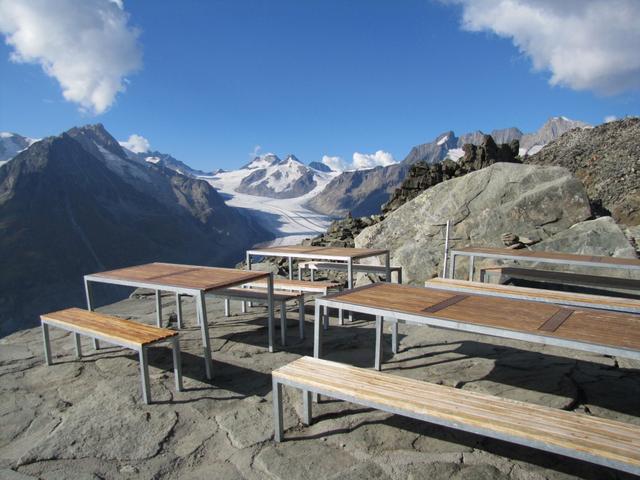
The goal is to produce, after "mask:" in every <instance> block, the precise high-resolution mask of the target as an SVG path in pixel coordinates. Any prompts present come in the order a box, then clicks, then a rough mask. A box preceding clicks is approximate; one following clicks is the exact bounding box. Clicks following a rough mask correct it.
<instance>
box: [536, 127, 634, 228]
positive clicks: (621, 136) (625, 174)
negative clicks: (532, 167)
mask: <svg viewBox="0 0 640 480" xmlns="http://www.w3.org/2000/svg"><path fill="white" fill-rule="evenodd" d="M525 161H526V162H528V163H532V164H536V165H559V166H562V167H565V168H567V169H569V171H571V172H572V173H573V174H574V175H575V176H576V177H578V178H579V179H580V180H581V181H582V183H583V184H584V186H585V188H586V190H587V194H588V195H589V198H590V199H591V201H592V203H593V206H594V210H596V212H598V213H600V214H603V215H607V214H610V215H611V216H612V217H613V218H614V219H615V220H616V221H617V222H619V223H623V224H626V225H640V118H628V119H625V120H619V121H616V122H610V123H605V124H603V125H600V126H598V127H595V128H592V129H576V130H571V131H570V132H568V133H565V134H564V135H563V136H562V137H560V138H559V139H558V140H556V141H554V142H553V143H550V144H549V145H547V146H546V147H544V148H543V149H542V150H541V151H540V152H539V153H537V154H536V155H533V156H531V157H528V158H527V159H526V160H525Z"/></svg>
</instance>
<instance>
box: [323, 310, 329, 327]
mask: <svg viewBox="0 0 640 480" xmlns="http://www.w3.org/2000/svg"><path fill="white" fill-rule="evenodd" d="M322 328H323V329H325V330H329V308H328V307H322Z"/></svg>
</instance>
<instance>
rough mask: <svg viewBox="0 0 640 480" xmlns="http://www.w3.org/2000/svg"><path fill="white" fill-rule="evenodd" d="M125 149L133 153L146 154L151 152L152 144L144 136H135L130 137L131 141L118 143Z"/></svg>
mask: <svg viewBox="0 0 640 480" xmlns="http://www.w3.org/2000/svg"><path fill="white" fill-rule="evenodd" d="M118 143H119V144H120V145H121V146H123V147H124V148H126V149H128V150H131V151H132V152H133V153H144V152H148V151H149V150H151V144H150V143H149V140H147V139H146V138H144V137H143V136H142V135H137V134H135V133H134V134H133V135H131V136H130V137H129V140H126V141H124V142H118Z"/></svg>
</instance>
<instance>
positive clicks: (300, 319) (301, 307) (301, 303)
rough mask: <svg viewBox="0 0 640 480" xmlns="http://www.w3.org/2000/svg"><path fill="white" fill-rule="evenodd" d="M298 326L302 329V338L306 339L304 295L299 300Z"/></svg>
mask: <svg viewBox="0 0 640 480" xmlns="http://www.w3.org/2000/svg"><path fill="white" fill-rule="evenodd" d="M298 328H299V330H300V340H304V297H301V298H300V299H299V300H298Z"/></svg>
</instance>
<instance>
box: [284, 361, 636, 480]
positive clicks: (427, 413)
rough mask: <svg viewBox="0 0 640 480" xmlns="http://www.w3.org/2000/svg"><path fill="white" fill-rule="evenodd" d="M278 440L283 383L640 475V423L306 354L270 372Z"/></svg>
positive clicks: (306, 413) (307, 409)
mask: <svg viewBox="0 0 640 480" xmlns="http://www.w3.org/2000/svg"><path fill="white" fill-rule="evenodd" d="M272 378H273V406H274V423H275V440H276V441H278V442H279V441H282V439H283V415H282V385H289V386H292V387H295V388H299V389H301V390H302V391H303V395H302V396H303V417H304V418H303V421H304V423H306V424H307V425H308V424H310V423H311V396H312V394H322V395H325V396H328V397H330V398H335V399H339V400H344V401H348V402H352V403H355V404H359V405H364V406H367V407H372V408H376V409H379V410H383V411H387V412H390V413H394V414H398V415H403V416H407V417H411V418H415V419H418V420H424V421H427V422H430V423H434V424H437V425H443V426H446V427H451V428H455V429H458V430H463V431H467V432H472V433H475V434H479V435H484V436H487V437H492V438H497V439H500V440H504V441H508V442H512V443H516V444H520V445H525V446H529V447H532V448H537V449H540V450H545V451H548V452H553V453H558V454H561V455H565V456H568V457H573V458H577V459H580V460H585V461H588V462H592V463H595V464H599V465H605V466H607V467H612V468H616V469H619V470H622V471H625V472H629V473H633V474H636V475H638V474H640V426H635V425H631V424H626V423H621V422H617V421H614V420H608V419H605V418H599V417H594V416H590V415H584V414H579V413H574V412H568V411H564V410H558V409H553V408H549V407H544V406H540V405H533V404H529V403H525V402H520V401H516V400H509V399H505V398H500V397H496V396H493V395H488V394H483V393H478V392H471V391H466V390H461V389H456V388H453V387H448V386H444V385H436V384H432V383H427V382H422V381H419V380H413V379H409V378H404V377H399V376H394V375H389V374H386V373H381V372H376V371H373V370H367V369H362V368H357V367H352V366H349V365H345V364H341V363H336V362H330V361H327V360H320V359H314V358H310V357H303V358H300V359H298V360H295V361H293V362H291V363H289V364H288V365H285V366H283V367H281V368H279V369H277V370H274V371H273V373H272Z"/></svg>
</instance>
